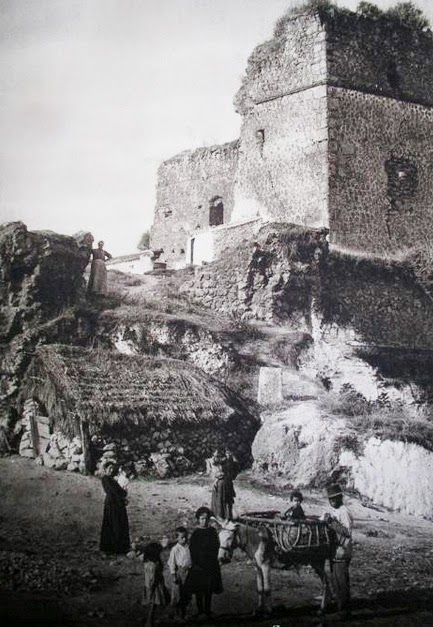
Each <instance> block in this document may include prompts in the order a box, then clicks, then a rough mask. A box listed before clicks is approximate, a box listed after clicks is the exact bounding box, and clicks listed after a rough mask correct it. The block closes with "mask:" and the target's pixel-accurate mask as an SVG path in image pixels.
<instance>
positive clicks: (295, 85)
mask: <svg viewBox="0 0 433 627" xmlns="http://www.w3.org/2000/svg"><path fill="white" fill-rule="evenodd" d="M325 55H326V31H325V28H324V25H323V23H322V20H321V18H320V16H319V15H318V14H315V15H302V16H300V17H298V18H293V20H290V21H288V23H287V25H286V28H285V32H284V33H283V34H281V36H280V37H274V38H273V39H272V40H270V41H267V42H265V43H263V44H261V45H260V46H257V48H255V50H254V51H253V53H252V54H251V56H250V58H249V59H248V66H247V69H246V74H245V77H244V79H243V82H242V86H241V88H240V89H239V91H238V93H237V94H236V96H235V100H234V104H235V107H236V110H237V111H238V112H239V113H241V114H242V115H246V114H247V113H248V111H250V110H251V109H252V108H253V107H254V105H256V104H257V103H263V102H269V101H271V100H273V99H275V98H281V97H282V96H286V95H288V94H291V93H295V92H298V91H302V90H303V89H306V88H308V87H311V86H313V85H319V84H323V83H324V82H325V81H326V58H325Z"/></svg>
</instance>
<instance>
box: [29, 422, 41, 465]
mask: <svg viewBox="0 0 433 627" xmlns="http://www.w3.org/2000/svg"><path fill="white" fill-rule="evenodd" d="M29 423H30V433H31V436H32V446H33V452H34V454H35V457H38V455H39V431H38V423H37V422H36V418H35V416H34V415H32V416H29Z"/></svg>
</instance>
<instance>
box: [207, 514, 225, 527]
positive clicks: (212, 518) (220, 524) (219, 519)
mask: <svg viewBox="0 0 433 627" xmlns="http://www.w3.org/2000/svg"><path fill="white" fill-rule="evenodd" d="M210 519H211V520H214V521H215V522H216V523H217V524H218V525H219V526H220V527H224V522H225V521H224V519H223V518H219V516H211V518H210Z"/></svg>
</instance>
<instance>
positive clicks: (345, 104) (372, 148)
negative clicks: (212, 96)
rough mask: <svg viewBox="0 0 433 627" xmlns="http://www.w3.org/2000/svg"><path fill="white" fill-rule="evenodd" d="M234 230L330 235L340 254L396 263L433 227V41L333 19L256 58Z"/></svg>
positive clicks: (320, 17)
mask: <svg viewBox="0 0 433 627" xmlns="http://www.w3.org/2000/svg"><path fill="white" fill-rule="evenodd" d="M235 103H236V105H237V109H238V111H239V112H240V113H241V114H242V116H243V123H242V129H241V141H240V151H239V163H238V169H237V173H236V180H235V192H234V193H235V205H234V210H233V214H232V218H233V219H235V220H236V219H241V218H246V217H247V216H250V217H252V216H253V215H259V216H261V217H262V218H263V219H265V220H269V219H271V220H278V221H287V222H295V223H297V224H305V225H308V226H325V227H328V228H329V230H330V241H331V243H332V244H334V245H336V246H339V247H341V248H347V249H351V250H355V251H363V252H370V253H373V254H378V255H382V256H388V255H389V256H392V255H394V254H395V253H397V252H400V251H402V250H403V251H404V250H406V249H408V248H411V247H417V246H419V245H420V244H422V241H423V240H424V239H425V237H426V234H428V233H430V231H431V230H432V227H433V142H432V140H433V110H432V105H433V35H432V33H431V32H426V33H424V32H419V31H414V30H412V29H410V28H407V27H405V26H402V25H401V24H399V23H396V21H395V20H390V19H389V18H388V19H386V18H385V17H384V18H382V19H371V18H367V17H364V16H362V15H357V14H355V13H351V12H347V11H344V12H343V11H338V10H332V12H319V13H315V14H305V15H301V16H298V17H294V18H292V19H288V20H287V22H286V24H285V27H284V32H283V33H282V34H281V35H280V36H279V37H277V38H275V39H273V40H271V41H270V42H267V43H265V44H263V45H262V46H259V47H258V48H256V50H255V51H254V53H253V54H252V56H251V57H250V60H249V65H248V68H247V73H246V77H245V80H244V83H243V85H242V87H241V89H240V91H239V92H238V94H237V95H236V98H235Z"/></svg>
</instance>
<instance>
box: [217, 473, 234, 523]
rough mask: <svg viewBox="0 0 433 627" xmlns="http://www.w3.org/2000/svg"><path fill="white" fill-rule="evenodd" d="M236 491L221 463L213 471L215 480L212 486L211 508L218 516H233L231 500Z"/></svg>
mask: <svg viewBox="0 0 433 627" xmlns="http://www.w3.org/2000/svg"><path fill="white" fill-rule="evenodd" d="M235 496H236V492H235V489H234V487H233V480H232V478H231V477H230V476H229V474H228V473H227V471H226V469H225V467H224V466H223V465H221V466H218V467H217V468H216V471H215V482H214V484H213V486H212V499H211V510H212V512H213V514H214V515H215V516H217V517H218V518H225V519H229V520H230V519H232V518H233V502H234V500H235Z"/></svg>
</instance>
